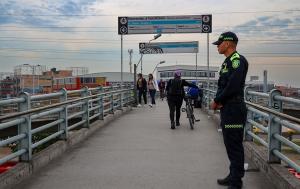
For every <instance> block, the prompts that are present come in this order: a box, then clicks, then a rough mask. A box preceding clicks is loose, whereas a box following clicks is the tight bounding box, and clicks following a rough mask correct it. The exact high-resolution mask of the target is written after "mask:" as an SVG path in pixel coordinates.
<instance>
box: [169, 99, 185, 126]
mask: <svg viewBox="0 0 300 189" xmlns="http://www.w3.org/2000/svg"><path fill="white" fill-rule="evenodd" d="M182 102H183V97H177V96H168V105H169V110H170V121H171V122H172V123H174V113H175V111H176V122H179V120H180V109H181V105H182Z"/></svg>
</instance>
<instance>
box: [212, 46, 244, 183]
mask: <svg viewBox="0 0 300 189" xmlns="http://www.w3.org/2000/svg"><path fill="white" fill-rule="evenodd" d="M247 71H248V62H247V60H246V58H245V57H244V56H242V55H240V54H239V53H238V52H234V53H232V54H231V55H230V56H228V57H227V58H226V59H225V61H224V63H223V64H222V67H221V70H220V72H219V75H220V77H219V80H218V90H217V93H216V97H215V99H214V101H215V102H216V103H218V104H222V105H223V106H222V108H221V110H220V111H221V127H222V132H223V138H224V144H225V147H226V151H227V155H228V158H229V160H230V173H229V177H228V178H229V182H230V185H233V186H238V187H241V185H242V177H243V176H244V174H245V171H244V148H243V129H244V125H245V123H246V118H247V110H246V105H245V102H244V86H245V79H246V75H247Z"/></svg>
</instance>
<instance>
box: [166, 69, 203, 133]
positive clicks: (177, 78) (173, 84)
mask: <svg viewBox="0 0 300 189" xmlns="http://www.w3.org/2000/svg"><path fill="white" fill-rule="evenodd" d="M184 86H189V87H194V88H197V86H196V85H193V84H191V83H188V82H187V81H186V80H184V79H181V72H180V71H178V70H177V71H175V74H174V79H170V80H169V81H168V83H167V87H166V92H167V100H168V105H169V110H170V121H171V129H175V122H174V114H175V111H176V126H180V109H181V105H182V102H183V98H184V96H185V92H184Z"/></svg>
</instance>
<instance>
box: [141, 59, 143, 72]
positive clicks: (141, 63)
mask: <svg viewBox="0 0 300 189" xmlns="http://www.w3.org/2000/svg"><path fill="white" fill-rule="evenodd" d="M141 74H143V55H142V56H141Z"/></svg>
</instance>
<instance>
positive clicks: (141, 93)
mask: <svg viewBox="0 0 300 189" xmlns="http://www.w3.org/2000/svg"><path fill="white" fill-rule="evenodd" d="M142 96H143V98H144V103H145V104H147V94H146V91H145V90H139V104H141V103H142Z"/></svg>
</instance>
